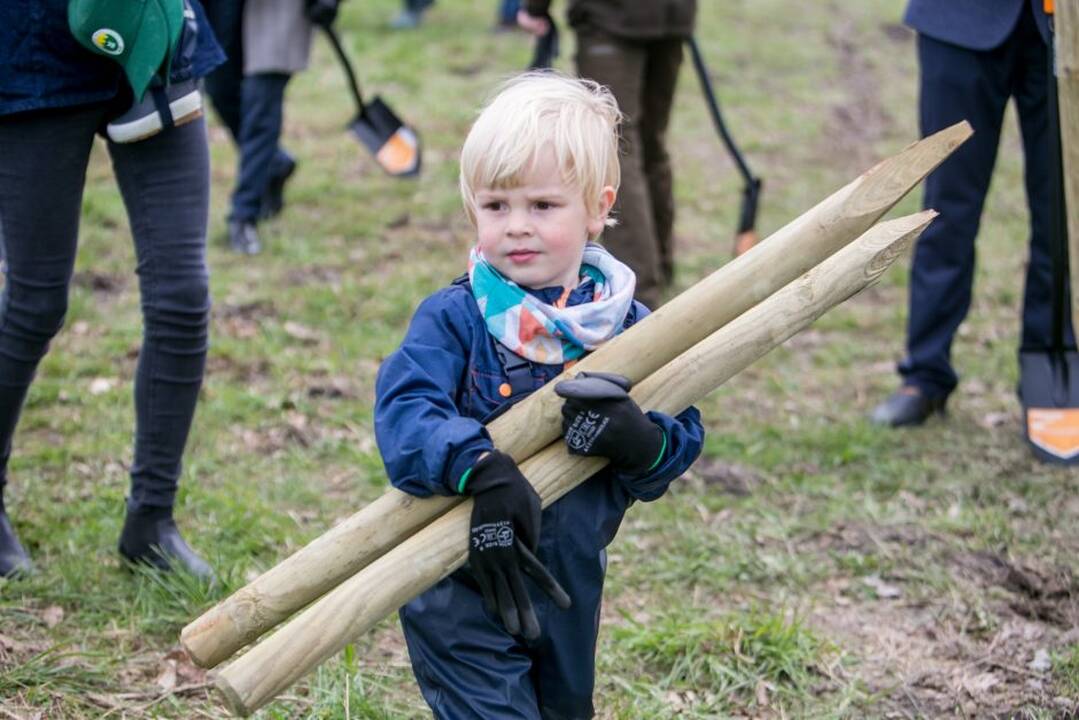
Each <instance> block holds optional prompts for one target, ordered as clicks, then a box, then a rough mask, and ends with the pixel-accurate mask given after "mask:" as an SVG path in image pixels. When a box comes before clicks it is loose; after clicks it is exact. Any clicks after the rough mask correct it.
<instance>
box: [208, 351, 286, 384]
mask: <svg viewBox="0 0 1079 720" xmlns="http://www.w3.org/2000/svg"><path fill="white" fill-rule="evenodd" d="M269 373H270V363H269V361H267V360H266V359H265V358H255V359H253V360H240V359H237V358H233V357H228V356H225V355H215V354H214V353H213V352H212V351H211V353H210V357H208V358H207V359H206V375H207V376H208V377H224V378H226V379H227V380H229V381H230V382H239V383H243V384H245V385H252V384H255V383H259V382H262V381H264V380H266V379H267V378H268V377H269Z"/></svg>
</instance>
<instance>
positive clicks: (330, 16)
mask: <svg viewBox="0 0 1079 720" xmlns="http://www.w3.org/2000/svg"><path fill="white" fill-rule="evenodd" d="M340 4H341V0H307V19H308V20H310V21H311V22H313V23H314V24H315V25H320V26H322V27H325V28H328V27H330V26H331V25H333V22H334V20H336V19H337V8H338V6H339V5H340Z"/></svg>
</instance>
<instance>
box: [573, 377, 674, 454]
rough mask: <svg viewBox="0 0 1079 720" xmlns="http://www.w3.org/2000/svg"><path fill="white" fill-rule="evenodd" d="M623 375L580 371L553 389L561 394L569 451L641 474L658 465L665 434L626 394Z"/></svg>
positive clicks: (626, 388)
mask: <svg viewBox="0 0 1079 720" xmlns="http://www.w3.org/2000/svg"><path fill="white" fill-rule="evenodd" d="M630 387H632V384H631V383H630V381H629V379H628V378H625V377H623V376H621V375H614V374H611V373H588V372H582V373H579V374H578V375H577V377H575V378H573V379H572V380H563V381H562V382H560V383H558V384H557V385H555V387H554V391H555V392H556V393H558V395H560V396H561V397H564V398H566V402H565V404H564V405H563V406H562V432H563V434H564V435H565V442H566V447H567V448H568V449H569V452H570V454H571V455H588V456H599V457H605V458H608V459H609V460H610V461H611V465H613V466H614V467H615V469H616V470H618V471H619V472H624V473H627V474H629V475H643V474H644V473H646V472H648V471H649V470H651V469H652V468H653V467H655V466H656V465H658V464H659V461H660V459H661V457H662V454H663V452H664V451H665V450H666V443H667V438H666V435H664V433H663V430H662V429H660V427H659V426H658V425H656V424H655V423H654V422H652V421H651V420H649V419H648V416H647V415H645V414H644V413H643V412H642V411H641V409H640V408H639V407H637V403H635V402H633V399H632V398H631V397H630V396H629V389H630Z"/></svg>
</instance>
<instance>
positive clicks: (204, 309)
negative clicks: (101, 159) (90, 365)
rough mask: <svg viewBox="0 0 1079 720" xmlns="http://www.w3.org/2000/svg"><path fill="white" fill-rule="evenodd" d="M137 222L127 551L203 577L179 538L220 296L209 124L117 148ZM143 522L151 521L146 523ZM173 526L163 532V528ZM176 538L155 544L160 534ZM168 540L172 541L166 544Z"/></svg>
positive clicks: (123, 187) (119, 172) (113, 148)
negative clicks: (215, 298)
mask: <svg viewBox="0 0 1079 720" xmlns="http://www.w3.org/2000/svg"><path fill="white" fill-rule="evenodd" d="M109 152H110V154H111V155H112V160H113V166H114V168H115V172H116V178H117V180H118V182H119V184H120V191H121V193H122V194H123V198H124V204H125V206H126V207H127V212H128V217H129V219H130V222H131V233H132V236H133V237H134V241H135V251H136V255H137V258H138V268H137V272H138V276H139V290H140V293H141V298H142V314H143V324H144V328H143V342H142V349H141V350H140V352H139V362H138V367H137V369H136V373H135V455H134V462H133V463H132V466H131V494H130V496H129V498H128V516H129V520H128V522H127V523H125V533H124V538H123V540H122V544H121V552H122V553H123V554H124V555H125V556H127V557H129V558H132V559H149V560H151V561H152V562H154V564H157V565H159V566H160V567H165V566H167V561H165V560H164V559H163V558H162V559H161V560H162V562H160V563H158V562H156V561H155V560H153V559H152V558H144V557H143V556H144V555H147V554H148V552H149V547H140V543H141V544H143V545H147V546H148V545H152V544H157V545H160V546H162V548H163V549H164V550H166V551H168V552H169V553H170V554H171V555H172V556H174V558H175V559H177V560H179V561H180V562H181V564H183V565H185V566H186V567H187V568H188V569H189V570H191V571H192V572H195V573H196V574H199V575H204V576H207V577H208V576H209V575H210V570H209V567H208V566H206V565H205V563H203V562H202V560H201V559H199V558H198V557H197V556H195V555H194V554H193V553H191V552H190V549H189V548H187V547H186V545H183V546H182V547H179V546H175V547H174V546H170V545H168V544H167V542H175V541H178V542H179V543H182V542H183V541H182V539H178V535H176V537H171V534H173V533H175V526H174V525H171V511H172V506H173V503H174V502H175V498H176V488H177V484H178V482H179V478H180V470H181V461H182V457H183V452H184V446H185V444H186V443H187V436H188V432H189V431H190V429H191V422H192V419H193V417H194V414H195V405H196V403H197V401H198V395H199V388H200V387H201V386H202V377H203V372H204V370H205V367H206V352H207V346H208V336H209V316H210V290H209V275H208V271H207V268H206V226H207V219H208V216H209V209H210V193H209V187H210V157H209V149H208V144H207V139H206V125H205V121H204V120H202V119H199V120H197V121H196V122H192V123H189V124H187V125H184V126H181V127H176V128H172V129H171V130H169V131H168V132H164V133H161V134H160V135H158V136H155V137H153V138H151V139H149V140H146V141H144V142H142V143H140V144H138V145H133V146H129V145H116V144H111V143H110V145H109ZM140 518H141V520H142V521H143V522H141V524H140ZM163 522H164V523H165V524H166V525H167V527H164V528H162V527H160V525H161V523H163ZM162 532H166V533H169V534H170V537H167V538H166V537H162V538H159V539H158V541H157V542H152V541H151V540H152V536H153V535H154V533H162ZM166 541H167V542H166Z"/></svg>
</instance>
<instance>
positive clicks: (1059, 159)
mask: <svg viewBox="0 0 1079 720" xmlns="http://www.w3.org/2000/svg"><path fill="white" fill-rule="evenodd" d="M1053 30H1054V28H1053V27H1052V24H1050V29H1049V67H1048V77H1047V78H1046V79H1047V81H1048V85H1049V87H1048V88H1047V93H1048V104H1049V194H1050V197H1049V255H1050V259H1051V262H1052V265H1053V286H1052V289H1053V296H1052V300H1053V305H1052V309H1053V314H1052V323H1053V324H1052V333H1053V336H1052V343H1053V346H1052V350H1053V352H1054V353H1063V352H1064V351H1065V350H1067V349H1069V348H1066V347H1065V337H1064V327H1065V325H1066V320H1065V318H1066V317H1067V315H1068V313H1069V309H1070V308H1069V303H1068V299H1069V297H1068V267H1069V257H1068V215H1067V207H1066V199H1065V196H1064V156H1063V148H1062V146H1063V143H1062V141H1061V137H1060V101H1059V97H1058V95H1057V78H1056V72H1055V57H1054V55H1055V48H1056V42H1055V41H1056V38H1055V37H1054V32H1053ZM1074 291H1075V289H1074V288H1072V292H1074Z"/></svg>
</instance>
